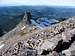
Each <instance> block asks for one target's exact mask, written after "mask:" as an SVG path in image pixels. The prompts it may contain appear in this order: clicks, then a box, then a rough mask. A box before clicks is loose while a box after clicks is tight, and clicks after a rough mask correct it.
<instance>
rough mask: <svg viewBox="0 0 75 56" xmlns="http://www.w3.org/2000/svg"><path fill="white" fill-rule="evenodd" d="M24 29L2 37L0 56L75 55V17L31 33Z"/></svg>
mask: <svg viewBox="0 0 75 56" xmlns="http://www.w3.org/2000/svg"><path fill="white" fill-rule="evenodd" d="M30 27H31V26H30ZM31 29H33V28H31ZM22 31H23V32H24V33H23V34H22V35H20V34H18V33H19V32H20V31H19V32H17V34H15V35H14V36H13V37H11V38H9V39H7V40H6V39H2V42H1V43H0V47H1V48H0V56H75V17H72V18H70V19H68V20H66V21H63V22H60V23H58V24H55V25H52V26H51V27H47V28H45V29H38V30H30V32H31V33H28V32H29V31H28V32H27V34H26V31H25V29H24V30H21V33H22ZM3 44H4V45H3Z"/></svg>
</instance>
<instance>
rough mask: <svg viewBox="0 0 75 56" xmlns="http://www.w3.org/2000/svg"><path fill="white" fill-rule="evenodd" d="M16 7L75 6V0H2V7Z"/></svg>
mask: <svg viewBox="0 0 75 56" xmlns="http://www.w3.org/2000/svg"><path fill="white" fill-rule="evenodd" d="M14 5H63V6H75V0H0V6H14Z"/></svg>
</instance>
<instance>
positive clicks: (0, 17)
mask: <svg viewBox="0 0 75 56" xmlns="http://www.w3.org/2000/svg"><path fill="white" fill-rule="evenodd" d="M25 11H31V13H32V16H33V19H34V20H36V19H38V17H43V16H47V17H49V18H50V19H52V18H53V19H58V20H62V19H61V18H62V17H64V18H68V17H72V16H75V8H73V7H61V6H50V7H49V6H12V7H0V27H1V28H2V29H3V30H4V31H6V32H8V31H10V30H12V29H13V28H14V27H15V26H16V25H17V24H18V23H19V22H20V21H21V20H22V18H23V13H24V12H25Z"/></svg>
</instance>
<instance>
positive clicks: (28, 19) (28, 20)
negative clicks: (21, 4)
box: [23, 12, 32, 24]
mask: <svg viewBox="0 0 75 56" xmlns="http://www.w3.org/2000/svg"><path fill="white" fill-rule="evenodd" d="M31 19H32V15H31V13H30V12H25V14H24V17H23V21H24V23H25V24H31Z"/></svg>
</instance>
